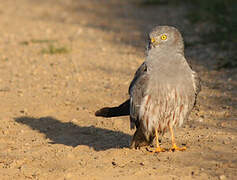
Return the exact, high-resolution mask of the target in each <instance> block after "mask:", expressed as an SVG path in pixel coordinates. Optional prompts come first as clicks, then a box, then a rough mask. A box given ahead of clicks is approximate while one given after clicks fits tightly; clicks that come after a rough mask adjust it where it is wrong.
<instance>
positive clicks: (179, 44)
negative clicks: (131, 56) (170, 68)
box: [147, 26, 184, 53]
mask: <svg viewBox="0 0 237 180" xmlns="http://www.w3.org/2000/svg"><path fill="white" fill-rule="evenodd" d="M151 49H157V50H159V51H160V50H165V51H167V52H171V51H176V52H179V53H183V51H184V44H183V38H182V35H181V34H180V32H179V31H178V30H177V29H176V28H175V27H172V26H156V27H155V28H153V29H152V31H151V32H150V33H149V35H148V46H147V50H148V51H149V50H151Z"/></svg>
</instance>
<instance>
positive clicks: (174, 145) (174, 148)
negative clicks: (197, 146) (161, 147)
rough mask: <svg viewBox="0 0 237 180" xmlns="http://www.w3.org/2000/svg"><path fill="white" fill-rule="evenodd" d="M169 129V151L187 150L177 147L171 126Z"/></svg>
mask: <svg viewBox="0 0 237 180" xmlns="http://www.w3.org/2000/svg"><path fill="white" fill-rule="evenodd" d="M169 129H170V134H171V140H172V147H171V149H170V151H185V150H186V149H187V148H186V147H181V148H180V147H178V146H177V145H176V143H175V138H174V132H173V129H172V126H171V125H170V126H169Z"/></svg>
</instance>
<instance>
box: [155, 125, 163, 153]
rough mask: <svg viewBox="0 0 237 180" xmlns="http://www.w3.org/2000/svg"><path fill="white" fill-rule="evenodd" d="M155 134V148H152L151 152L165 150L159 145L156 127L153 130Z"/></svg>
mask: <svg viewBox="0 0 237 180" xmlns="http://www.w3.org/2000/svg"><path fill="white" fill-rule="evenodd" d="M155 135H156V149H155V150H153V151H152V152H153V153H156V152H165V149H164V148H161V147H160V144H159V139H158V130H157V129H156V130H155Z"/></svg>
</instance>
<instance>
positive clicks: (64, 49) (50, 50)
mask: <svg viewBox="0 0 237 180" xmlns="http://www.w3.org/2000/svg"><path fill="white" fill-rule="evenodd" d="M69 51H70V50H69V49H68V48H67V47H56V46H54V45H53V44H50V45H49V46H48V47H47V48H44V49H42V50H41V53H42V54H51V55H53V54H66V53H69Z"/></svg>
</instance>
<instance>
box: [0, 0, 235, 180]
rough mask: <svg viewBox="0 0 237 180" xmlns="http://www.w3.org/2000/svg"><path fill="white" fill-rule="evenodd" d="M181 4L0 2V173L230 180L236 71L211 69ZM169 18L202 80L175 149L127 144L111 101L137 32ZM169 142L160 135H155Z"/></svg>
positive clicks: (120, 91) (140, 53) (128, 66)
mask: <svg viewBox="0 0 237 180" xmlns="http://www.w3.org/2000/svg"><path fill="white" fill-rule="evenodd" d="M187 11H188V8H186V7H185V6H184V5H180V6H178V7H175V6H168V5H162V6H142V5H140V4H139V3H138V2H136V1H119V0H112V1H106V0H101V1H97V0H90V1H83V0H80V1H79V0H67V1H66V0H64V1H63V0H41V1H31V0H12V1H4V0H1V1H0V100H1V103H0V179H1V180H5V179H6V180H8V179H17V180H18V179H42V180H43V179H69V180H71V179H90V180H91V179H165V180H167V179H175V180H176V179H182V180H184V179H221V180H224V179H228V180H229V179H237V171H236V169H237V96H236V94H237V69H232V70H219V71H217V70H215V69H216V68H215V67H216V64H217V63H218V62H217V60H216V59H217V57H218V56H220V55H224V54H225V53H227V52H224V51H223V52H217V51H216V50H215V45H212V44H208V45H207V44H206V45H203V44H200V43H195V42H196V41H197V40H198V39H199V38H200V37H199V31H200V29H199V28H198V27H197V26H195V27H194V26H193V25H191V24H190V23H189V21H188V20H187V19H186V17H185V13H186V12H187ZM158 24H168V25H175V26H177V27H178V28H179V29H180V30H181V32H182V34H183V36H184V39H185V41H186V42H188V43H189V44H190V43H191V44H193V45H192V46H189V47H187V48H186V55H187V56H188V57H190V58H191V62H192V64H193V68H194V69H195V70H196V71H197V72H198V73H199V75H200V76H201V78H202V81H203V87H202V92H201V93H200V96H199V99H198V108H196V110H195V111H193V113H192V115H191V117H190V119H189V121H188V122H187V123H186V124H185V125H184V127H183V128H180V129H178V130H177V141H178V144H186V146H187V147H188V149H187V151H185V152H173V153H172V152H165V153H160V154H150V153H148V152H147V151H146V150H145V149H140V150H131V149H129V148H128V146H129V141H130V139H131V135H132V134H133V133H134V132H133V131H131V130H130V129H129V118H128V117H117V118H111V119H105V118H99V117H95V116H94V112H95V111H96V110H98V109H99V108H101V107H104V106H116V105H119V104H120V103H121V102H123V101H124V100H126V98H127V97H128V93H127V89H128V86H129V83H130V81H131V79H132V78H133V74H134V72H135V70H136V69H137V67H138V66H139V65H140V64H141V63H142V61H143V58H144V48H145V40H144V39H145V32H147V31H148V30H149V29H150V28H151V27H153V26H154V25H158ZM162 144H163V146H164V147H167V148H168V147H169V146H170V139H169V134H166V135H165V137H164V138H163V142H162Z"/></svg>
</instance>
